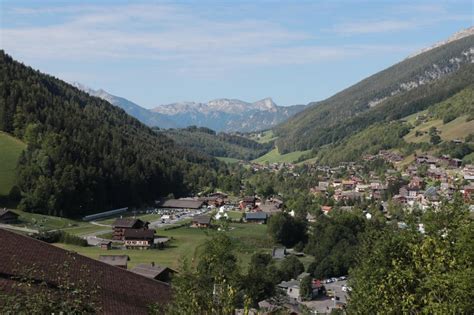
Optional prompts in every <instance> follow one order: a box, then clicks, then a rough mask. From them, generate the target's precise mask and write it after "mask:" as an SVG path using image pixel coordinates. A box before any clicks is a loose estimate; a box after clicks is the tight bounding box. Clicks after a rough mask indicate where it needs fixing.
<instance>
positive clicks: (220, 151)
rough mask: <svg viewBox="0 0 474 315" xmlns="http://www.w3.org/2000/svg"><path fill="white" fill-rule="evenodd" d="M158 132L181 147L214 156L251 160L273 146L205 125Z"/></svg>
mask: <svg viewBox="0 0 474 315" xmlns="http://www.w3.org/2000/svg"><path fill="white" fill-rule="evenodd" d="M160 132H161V133H164V134H165V135H167V136H168V137H170V138H171V139H173V140H174V141H175V142H176V144H178V145H180V146H182V147H185V148H189V149H194V150H197V151H199V152H203V153H206V154H209V155H211V156H215V157H229V158H235V159H239V160H253V159H255V158H257V157H259V156H261V155H263V154H265V153H267V152H268V151H269V150H270V149H271V148H272V146H273V144H272V143H265V144H262V143H258V142H256V141H253V140H250V139H247V138H244V137H241V136H238V135H235V134H228V133H222V132H221V133H216V132H215V131H214V130H211V129H209V128H205V127H196V126H191V127H188V128H184V129H169V130H165V131H160Z"/></svg>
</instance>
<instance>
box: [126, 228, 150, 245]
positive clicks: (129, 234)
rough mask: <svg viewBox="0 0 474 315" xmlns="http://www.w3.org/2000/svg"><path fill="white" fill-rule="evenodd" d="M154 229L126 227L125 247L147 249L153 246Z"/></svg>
mask: <svg viewBox="0 0 474 315" xmlns="http://www.w3.org/2000/svg"><path fill="white" fill-rule="evenodd" d="M154 239H155V230H148V229H147V230H142V229H127V230H125V234H124V242H125V247H126V248H127V249H134V248H137V249H148V248H150V247H153V246H154V244H155V243H154Z"/></svg>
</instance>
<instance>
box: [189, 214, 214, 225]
mask: <svg viewBox="0 0 474 315" xmlns="http://www.w3.org/2000/svg"><path fill="white" fill-rule="evenodd" d="M210 226H211V217H209V216H206V215H202V216H196V217H194V218H193V220H192V222H191V227H197V228H208V227H210Z"/></svg>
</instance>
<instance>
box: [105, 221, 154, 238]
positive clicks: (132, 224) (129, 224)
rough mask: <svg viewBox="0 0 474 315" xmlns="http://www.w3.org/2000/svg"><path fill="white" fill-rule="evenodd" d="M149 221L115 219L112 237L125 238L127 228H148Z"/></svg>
mask: <svg viewBox="0 0 474 315" xmlns="http://www.w3.org/2000/svg"><path fill="white" fill-rule="evenodd" d="M148 224H149V223H148V222H143V221H142V220H140V219H133V218H120V219H117V220H115V222H114V223H113V224H112V228H113V229H114V232H113V234H112V238H113V239H114V240H124V235H125V231H126V230H130V229H148Z"/></svg>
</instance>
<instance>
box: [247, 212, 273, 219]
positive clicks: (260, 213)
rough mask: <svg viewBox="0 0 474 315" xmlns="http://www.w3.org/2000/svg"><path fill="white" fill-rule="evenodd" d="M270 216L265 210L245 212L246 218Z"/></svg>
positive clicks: (265, 217)
mask: <svg viewBox="0 0 474 315" xmlns="http://www.w3.org/2000/svg"><path fill="white" fill-rule="evenodd" d="M267 217H268V215H267V213H265V212H262V211H260V212H247V213H245V219H246V220H266V219H267Z"/></svg>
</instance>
